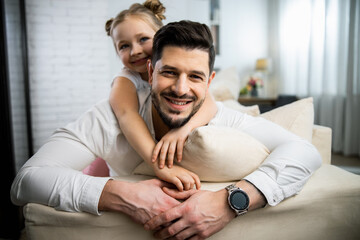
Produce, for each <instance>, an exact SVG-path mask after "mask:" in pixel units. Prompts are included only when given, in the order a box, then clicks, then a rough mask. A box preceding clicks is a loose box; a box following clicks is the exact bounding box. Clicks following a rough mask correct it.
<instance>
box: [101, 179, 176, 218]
mask: <svg viewBox="0 0 360 240" xmlns="http://www.w3.org/2000/svg"><path fill="white" fill-rule="evenodd" d="M164 186H171V185H170V184H168V183H165V182H162V181H160V180H158V179H152V180H147V181H141V182H137V183H130V182H122V181H117V180H109V181H108V182H107V183H106V185H105V187H104V189H103V192H102V194H101V197H100V200H99V211H116V212H122V213H125V214H127V215H129V216H130V217H131V218H132V219H133V220H134V221H135V222H138V223H140V224H145V223H146V222H147V221H149V220H150V219H151V218H153V217H155V216H156V215H158V214H161V213H162V212H164V211H166V210H168V209H171V208H173V207H175V206H177V205H179V204H180V202H179V201H177V200H176V199H174V198H173V197H171V196H170V195H167V194H166V193H164V192H163V191H162V189H161V188H162V187H164Z"/></svg>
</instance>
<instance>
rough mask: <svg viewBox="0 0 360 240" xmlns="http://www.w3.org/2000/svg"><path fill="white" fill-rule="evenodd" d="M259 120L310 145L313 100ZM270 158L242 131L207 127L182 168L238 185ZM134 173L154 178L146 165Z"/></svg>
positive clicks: (192, 141) (191, 141) (189, 145)
mask: <svg viewBox="0 0 360 240" xmlns="http://www.w3.org/2000/svg"><path fill="white" fill-rule="evenodd" d="M260 116H261V117H264V118H266V119H268V120H270V121H273V122H275V123H277V124H279V125H281V126H282V127H284V128H286V129H288V130H289V131H291V132H293V133H294V134H297V135H299V136H301V137H303V138H306V139H308V140H309V139H310V141H311V134H312V128H313V119H314V110H313V102H312V98H306V99H302V100H299V101H296V102H294V103H291V104H288V105H285V106H283V107H280V108H277V109H274V110H272V111H270V112H268V113H265V114H261V115H260ZM268 154H269V150H268V149H267V148H266V147H265V146H264V145H263V144H262V143H261V142H259V141H258V140H256V139H255V138H253V137H251V136H250V135H248V134H245V133H244V132H242V131H239V130H236V129H233V128H227V127H219V126H204V127H200V128H197V129H196V130H194V131H193V132H192V133H191V134H190V135H189V137H188V140H187V141H186V144H185V147H184V153H183V161H182V162H181V163H180V164H179V165H181V166H183V167H184V168H186V169H188V170H190V171H193V172H194V173H196V174H197V175H198V176H199V177H200V180H201V181H211V182H224V181H236V180H240V179H242V178H243V177H245V176H246V175H248V174H249V173H251V172H253V171H254V170H256V169H257V168H258V166H259V165H260V164H261V163H262V162H263V161H264V160H265V158H266V157H267V156H268ZM133 173H134V174H144V175H151V176H154V173H153V171H152V170H151V168H150V167H148V165H147V164H146V163H141V164H140V165H139V166H138V167H137V168H136V169H135V170H134V172H133Z"/></svg>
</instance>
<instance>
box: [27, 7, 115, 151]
mask: <svg viewBox="0 0 360 240" xmlns="http://www.w3.org/2000/svg"><path fill="white" fill-rule="evenodd" d="M26 17H27V28H28V46H29V70H30V84H31V101H32V118H33V129H32V130H33V137H34V148H35V151H36V150H37V149H38V148H39V147H40V146H41V145H42V144H43V143H44V141H45V140H46V139H47V138H48V137H49V136H50V135H51V133H52V132H53V131H54V130H55V129H56V128H58V127H61V126H64V125H65V124H66V123H68V122H70V121H73V120H75V119H76V118H77V117H78V116H79V115H80V114H82V113H83V112H84V111H86V110H87V109H88V108H89V107H91V106H92V105H93V104H94V103H96V102H97V101H99V100H101V99H104V98H107V97H108V94H109V91H110V82H111V76H112V75H113V74H114V73H111V72H110V68H109V65H110V61H109V51H108V44H109V39H108V37H107V36H106V33H105V30H104V25H105V22H106V20H107V19H108V18H109V17H108V2H107V1H99V0H27V1H26Z"/></svg>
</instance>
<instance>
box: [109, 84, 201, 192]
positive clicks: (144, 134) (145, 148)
mask: <svg viewBox="0 0 360 240" xmlns="http://www.w3.org/2000/svg"><path fill="white" fill-rule="evenodd" d="M110 105H111V107H112V109H113V111H114V113H115V115H116V118H117V119H118V122H119V125H120V129H121V131H122V132H123V134H124V135H125V137H126V139H127V140H128V142H129V143H130V145H131V146H132V147H133V148H134V150H135V151H136V152H137V153H138V154H139V155H140V157H141V158H142V159H144V161H145V162H146V163H147V164H149V165H150V166H151V167H152V168H153V169H154V172H155V174H156V176H158V177H159V178H160V179H162V180H164V181H167V182H170V183H173V184H174V185H176V187H177V188H178V189H179V190H180V191H182V190H189V189H192V188H193V187H194V185H196V187H197V188H200V179H199V177H198V176H197V175H196V174H194V173H192V172H190V171H188V170H186V169H184V168H182V167H179V166H177V167H176V168H173V169H169V168H164V169H159V168H158V167H157V166H156V165H155V164H154V163H153V162H151V156H152V152H153V149H154V147H155V141H154V139H153V138H152V136H151V134H150V131H149V129H148V127H147V125H146V123H145V121H144V120H143V118H142V117H141V116H140V114H139V113H138V111H139V101H138V98H137V92H136V88H135V86H134V84H133V83H132V82H131V81H130V80H129V79H127V78H124V77H118V78H116V79H115V80H114V83H113V87H112V89H111V93H110Z"/></svg>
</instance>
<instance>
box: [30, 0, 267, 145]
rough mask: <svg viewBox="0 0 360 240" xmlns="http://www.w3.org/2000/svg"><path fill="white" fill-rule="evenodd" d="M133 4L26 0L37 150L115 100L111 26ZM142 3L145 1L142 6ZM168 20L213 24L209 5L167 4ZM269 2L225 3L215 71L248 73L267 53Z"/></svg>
mask: <svg viewBox="0 0 360 240" xmlns="http://www.w3.org/2000/svg"><path fill="white" fill-rule="evenodd" d="M135 2H138V1H136V0H135V1H134V0H126V1H125V0H122V1H117V0H103V1H98V0H27V1H26V14H27V28H28V46H29V64H30V66H29V70H30V81H31V83H30V84H31V99H32V117H33V128H32V130H33V134H34V147H35V150H37V149H38V148H39V147H40V146H41V145H42V144H43V143H44V142H45V141H46V139H47V138H48V137H49V136H50V135H51V133H52V132H53V131H54V130H55V129H56V128H58V127H61V126H64V125H65V124H66V123H68V122H70V121H73V120H74V119H76V118H77V117H78V116H79V115H80V114H81V113H82V112H84V111H85V110H86V109H88V108H89V107H90V106H92V105H93V104H95V103H96V102H97V101H99V100H100V99H104V98H107V97H108V94H109V91H110V83H111V80H112V77H113V76H114V74H116V73H117V72H118V71H119V69H120V68H121V63H120V61H119V59H118V58H117V56H116V54H115V51H114V47H113V45H112V42H111V39H110V38H109V37H108V36H106V34H105V30H104V24H105V22H106V20H108V19H109V18H110V17H114V16H115V15H116V14H117V13H118V12H119V11H120V10H122V9H125V8H127V7H129V6H130V5H131V4H132V3H135ZM140 2H142V1H140ZM163 3H164V5H165V6H166V8H167V11H166V16H167V19H166V20H165V21H164V23H165V24H166V23H168V22H171V21H178V20H182V19H190V20H193V21H200V22H203V23H206V24H209V11H210V8H209V2H208V0H183V1H181V3H180V2H179V1H177V0H163ZM266 7H267V5H266V0H253V1H247V0H226V1H225V0H220V8H221V16H220V17H221V19H220V20H221V26H220V27H221V29H220V31H221V32H220V33H221V40H220V41H221V46H220V47H221V55H219V56H218V57H217V60H216V62H215V66H216V67H217V68H219V69H225V68H227V67H231V66H235V67H236V68H237V70H238V72H239V76H240V77H241V78H244V77H245V76H246V75H247V74H249V73H250V72H251V71H252V69H253V67H254V64H255V60H256V59H257V58H260V57H264V56H267V45H266V43H267V38H266V36H267V31H266V29H267V27H266V16H267V15H266Z"/></svg>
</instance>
